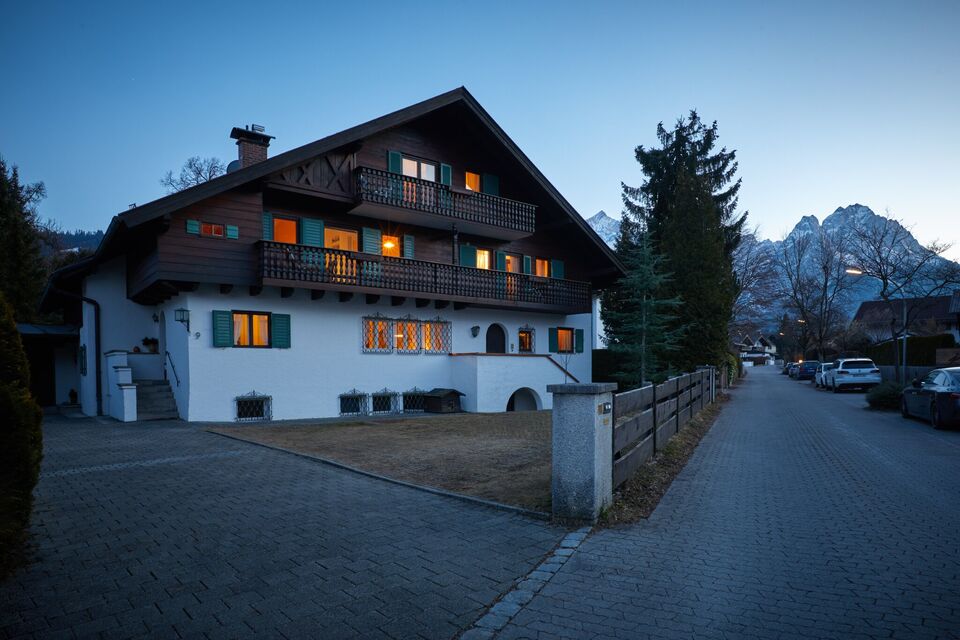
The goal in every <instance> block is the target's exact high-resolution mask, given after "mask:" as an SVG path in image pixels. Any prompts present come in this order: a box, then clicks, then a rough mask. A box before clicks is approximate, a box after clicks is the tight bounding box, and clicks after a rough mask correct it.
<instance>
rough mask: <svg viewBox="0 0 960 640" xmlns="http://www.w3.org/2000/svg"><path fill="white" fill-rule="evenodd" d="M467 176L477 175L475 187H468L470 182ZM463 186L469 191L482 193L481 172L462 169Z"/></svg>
mask: <svg viewBox="0 0 960 640" xmlns="http://www.w3.org/2000/svg"><path fill="white" fill-rule="evenodd" d="M467 176H477V188H476V189H472V188H470V183H469V181H468V180H467ZM463 188H464V189H466V190H467V191H469V192H470V193H483V174H481V173H476V172H474V171H464V172H463Z"/></svg>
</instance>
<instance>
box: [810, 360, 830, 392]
mask: <svg viewBox="0 0 960 640" xmlns="http://www.w3.org/2000/svg"><path fill="white" fill-rule="evenodd" d="M830 369H833V363H832V362H824V363H822V364H818V365H817V372H816V373H814V374H813V381H812V382H813V385H814V386H815V387H816V388H818V389H819V388H820V387H826V386H827V384H826V380H825V378H826V376H827V372H828V371H830Z"/></svg>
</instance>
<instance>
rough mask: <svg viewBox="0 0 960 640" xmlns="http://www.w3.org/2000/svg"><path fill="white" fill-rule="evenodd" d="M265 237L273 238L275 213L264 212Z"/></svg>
mask: <svg viewBox="0 0 960 640" xmlns="http://www.w3.org/2000/svg"><path fill="white" fill-rule="evenodd" d="M263 239H264V240H273V214H272V213H264V214H263Z"/></svg>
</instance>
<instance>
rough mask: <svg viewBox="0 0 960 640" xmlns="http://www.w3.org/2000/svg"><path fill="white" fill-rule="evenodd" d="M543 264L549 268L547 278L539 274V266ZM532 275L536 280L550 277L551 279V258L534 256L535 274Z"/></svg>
mask: <svg viewBox="0 0 960 640" xmlns="http://www.w3.org/2000/svg"><path fill="white" fill-rule="evenodd" d="M541 262H542V263H543V264H545V265H546V267H547V275H545V276H542V275H540V274H539V273H537V266H538V265H539V264H540V263H541ZM531 275H532V276H533V277H535V278H549V277H550V258H540V257H537V256H534V258H533V273H532V274H531Z"/></svg>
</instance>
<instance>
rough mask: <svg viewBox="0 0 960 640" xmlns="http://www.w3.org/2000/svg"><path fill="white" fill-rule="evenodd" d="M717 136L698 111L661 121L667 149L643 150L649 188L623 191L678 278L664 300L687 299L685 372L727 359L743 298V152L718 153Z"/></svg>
mask: <svg viewBox="0 0 960 640" xmlns="http://www.w3.org/2000/svg"><path fill="white" fill-rule="evenodd" d="M717 137H718V129H717V123H716V122H714V123H713V124H711V125H710V126H707V125H705V124H703V122H701V120H700V117H699V115H697V112H696V111H691V112H690V115H689V116H688V117H687V118H686V119H681V120H679V121H678V122H677V123H676V125H675V126H674V128H673V129H672V130H669V131H668V130H667V129H666V128H665V127H664V126H663V123H660V124H659V125H658V126H657V138H658V140H659V141H660V146H659V147H658V148H653V149H647V148H645V147H643V146H642V145H641V146H639V147H637V148H636V158H637V162H639V163H640V168H641V170H642V172H643V174H644V176H645V180H644V182H643V184H642V185H641V186H639V187H630V186H627V185H626V184H623V185H622V186H623V202H624V206H625V208H626V210H627V211H628V212H630V213H631V214H633V215H635V216H637V218H639V219H643V220H644V221H645V223H646V225H647V229H648V230H649V233H650V237H651V240H652V241H653V244H654V246H655V247H656V248H657V250H658V251H659V253H660V254H661V255H662V256H663V259H664V266H665V269H666V270H667V271H669V272H670V273H672V274H673V277H672V278H671V279H670V281H669V282H667V283H665V284H664V285H663V287H662V289H661V291H660V292H659V296H660V297H662V298H670V297H674V296H677V297H679V298H680V299H681V300H683V305H682V306H680V307H679V308H678V309H677V310H676V313H675V317H674V319H673V321H672V323H671V325H670V326H671V328H673V329H680V328H681V327H685V328H686V331H685V332H684V335H683V337H682V338H681V340H680V344H679V346H678V348H677V351H676V354H675V357H674V361H675V363H676V366H677V367H678V368H679V369H683V370H689V369H692V368H693V367H695V366H696V365H698V364H704V363H719V362H720V361H722V360H723V359H724V357H725V354H726V352H727V349H728V342H729V338H728V326H729V324H730V321H731V316H732V311H733V303H734V300H735V298H736V294H737V287H738V285H737V280H736V277H735V274H734V271H733V252H734V251H735V250H736V248H737V246H738V245H739V243H740V237H741V233H742V229H743V226H744V224H745V223H746V219H747V214H746V213H742V214H741V213H739V212H738V211H737V204H738V193H739V191H740V180H739V179H735V175H736V171H737V161H736V152H735V151H728V150H727V149H726V148H725V147H724V148H721V149H719V150H717V149H716V145H717Z"/></svg>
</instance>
